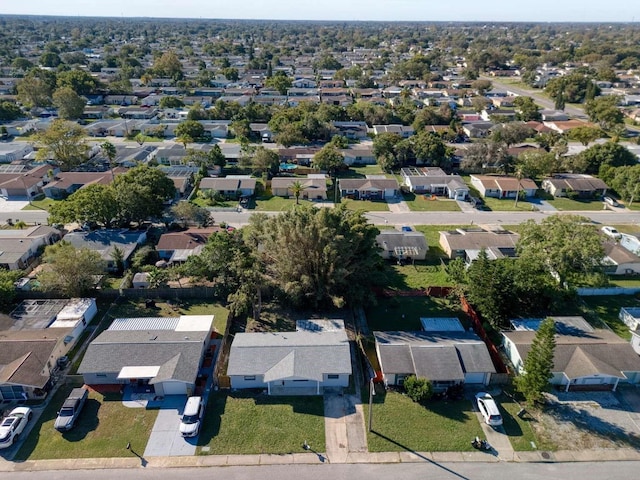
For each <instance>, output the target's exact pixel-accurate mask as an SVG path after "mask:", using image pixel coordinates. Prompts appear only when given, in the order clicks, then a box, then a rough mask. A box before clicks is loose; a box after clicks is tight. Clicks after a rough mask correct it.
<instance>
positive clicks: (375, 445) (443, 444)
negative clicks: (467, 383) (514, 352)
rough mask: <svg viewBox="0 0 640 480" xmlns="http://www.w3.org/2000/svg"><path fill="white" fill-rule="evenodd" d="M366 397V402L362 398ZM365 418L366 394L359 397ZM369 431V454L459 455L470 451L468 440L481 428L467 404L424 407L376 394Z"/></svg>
mask: <svg viewBox="0 0 640 480" xmlns="http://www.w3.org/2000/svg"><path fill="white" fill-rule="evenodd" d="M365 397H366V398H365ZM363 403H364V405H363V407H364V414H365V418H368V415H369V404H368V393H366V392H365V393H364V394H363ZM372 425H373V431H372V432H367V440H368V444H369V451H370V452H399V451H414V452H459V451H470V450H473V447H472V446H471V443H470V442H471V439H472V438H474V437H475V436H480V437H482V436H483V434H482V428H481V427H480V423H479V422H478V419H477V417H476V414H475V413H474V412H473V411H472V409H471V402H469V401H468V400H460V401H455V402H444V401H430V402H428V403H427V406H426V407H425V406H423V405H420V404H418V403H415V402H413V401H412V400H411V399H410V398H409V397H407V396H406V395H402V394H400V393H397V392H386V393H385V392H383V391H382V389H380V388H378V389H377V390H376V395H375V396H374V397H373V424H372Z"/></svg>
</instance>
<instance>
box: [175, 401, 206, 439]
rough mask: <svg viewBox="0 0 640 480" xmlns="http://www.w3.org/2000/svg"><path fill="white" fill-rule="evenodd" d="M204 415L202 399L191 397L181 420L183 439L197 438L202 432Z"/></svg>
mask: <svg viewBox="0 0 640 480" xmlns="http://www.w3.org/2000/svg"><path fill="white" fill-rule="evenodd" d="M203 415H204V402H203V401H202V397H189V398H188V399H187V403H186V405H185V406H184V411H183V412H182V419H181V420H180V433H181V434H182V436H183V437H195V436H196V435H198V432H199V431H200V423H201V422H202V416H203Z"/></svg>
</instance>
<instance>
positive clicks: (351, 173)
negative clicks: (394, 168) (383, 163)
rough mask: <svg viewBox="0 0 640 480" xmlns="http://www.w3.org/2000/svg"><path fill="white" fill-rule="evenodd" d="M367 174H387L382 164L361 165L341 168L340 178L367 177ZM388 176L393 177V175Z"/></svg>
mask: <svg viewBox="0 0 640 480" xmlns="http://www.w3.org/2000/svg"><path fill="white" fill-rule="evenodd" d="M367 175H387V174H385V173H384V172H383V171H382V168H380V165H378V164H375V165H359V166H352V167H349V169H348V170H340V171H339V172H338V178H365V177H366V176H367ZM387 177H388V178H393V175H391V176H389V175H387Z"/></svg>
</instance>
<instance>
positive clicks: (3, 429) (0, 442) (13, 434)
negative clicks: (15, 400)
mask: <svg viewBox="0 0 640 480" xmlns="http://www.w3.org/2000/svg"><path fill="white" fill-rule="evenodd" d="M32 416H33V412H32V411H31V409H30V408H28V407H17V408H14V409H13V410H12V411H11V413H10V414H9V415H8V416H7V417H6V418H4V419H3V420H2V423H0V448H9V447H10V446H11V445H13V444H14V443H15V442H17V441H18V438H19V437H20V434H21V433H22V432H23V431H24V428H25V427H26V426H27V423H28V422H29V420H31V417H32Z"/></svg>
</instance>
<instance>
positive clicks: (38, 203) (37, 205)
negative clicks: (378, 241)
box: [22, 197, 61, 212]
mask: <svg viewBox="0 0 640 480" xmlns="http://www.w3.org/2000/svg"><path fill="white" fill-rule="evenodd" d="M59 201H61V200H53V199H51V198H47V197H44V198H43V199H41V200H31V203H30V204H29V205H25V206H24V208H23V209H22V210H46V211H47V212H48V211H49V209H50V208H51V206H52V205H54V204H56V203H58V202H59Z"/></svg>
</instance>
